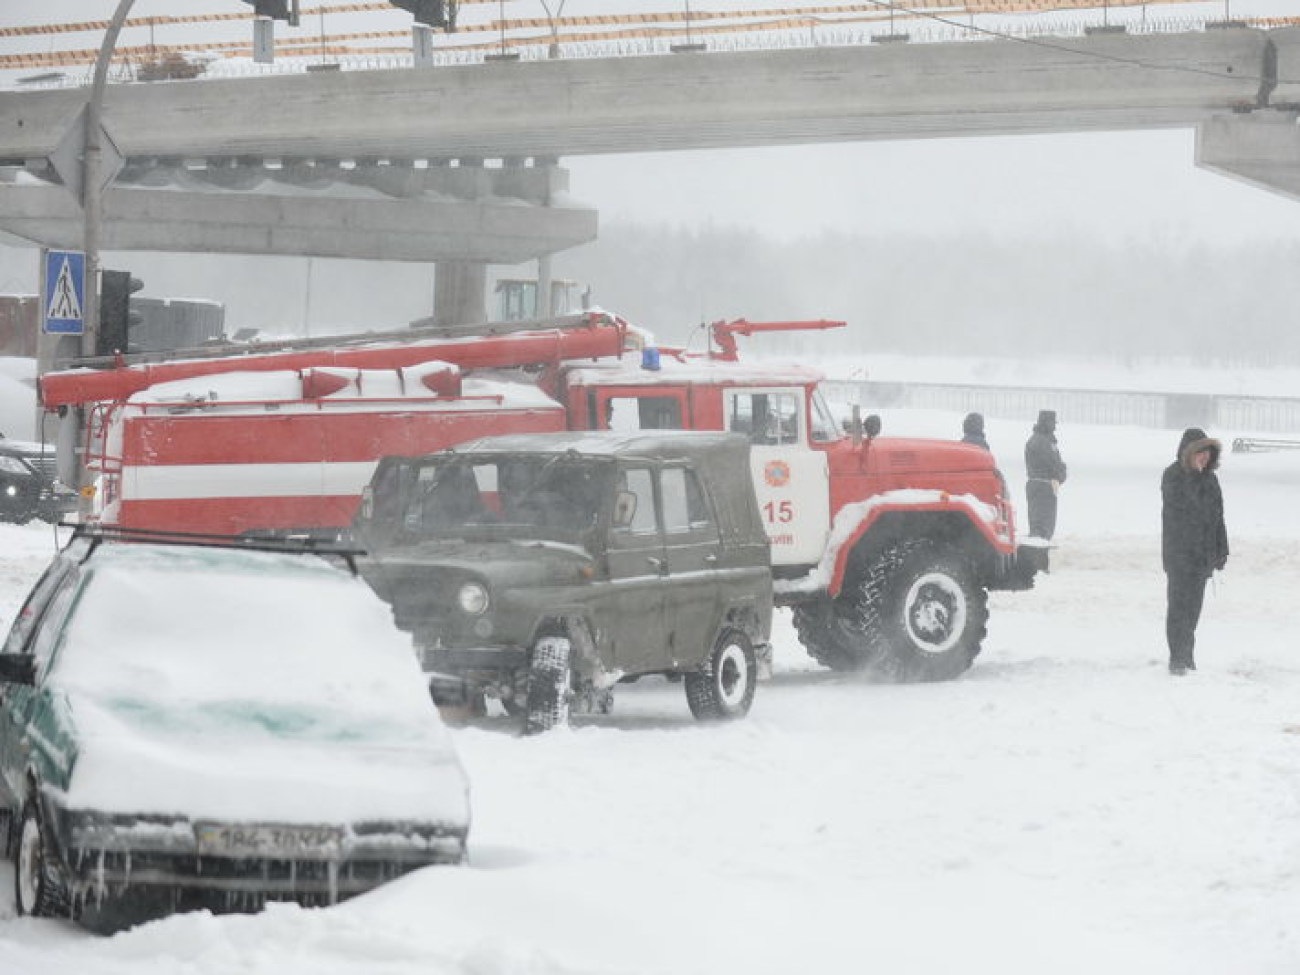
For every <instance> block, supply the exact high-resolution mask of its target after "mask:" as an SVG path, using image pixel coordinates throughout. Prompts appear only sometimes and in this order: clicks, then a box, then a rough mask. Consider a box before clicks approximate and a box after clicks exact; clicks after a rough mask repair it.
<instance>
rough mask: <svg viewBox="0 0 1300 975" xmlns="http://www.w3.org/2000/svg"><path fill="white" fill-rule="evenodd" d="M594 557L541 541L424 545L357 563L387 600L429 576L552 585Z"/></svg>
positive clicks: (497, 584) (500, 585)
mask: <svg viewBox="0 0 1300 975" xmlns="http://www.w3.org/2000/svg"><path fill="white" fill-rule="evenodd" d="M594 562H595V558H594V557H593V556H592V554H591V553H590V552H589V551H587V550H586V549H585V548H583V547H582V546H581V545H576V544H571V543H566V542H556V541H548V540H542V539H500V540H494V541H475V542H466V541H438V542H423V543H421V544H418V545H410V546H405V547H402V548H395V549H390V550H388V551H385V552H379V553H376V554H372V555H369V556H366V557H364V558H362V559H358V561H357V568H358V569H359V570H360V572H361V575H362V576H363V577H364V578H365V580H366V581H367V582H368V583H370V585H371V587H372V588H374V590H375V591H376V592H377V593H378V594H379V595H380V596H382V597H383V598H385V599H388V600H390V601H391V599H392V598H393V597H394V596H395V595H396V594H397V593H398V592H400V591H401V589H402V588H403V582H404V581H406V580H411V579H414V578H420V579H425V580H428V579H430V578H431V577H442V578H446V579H459V578H464V577H467V576H474V577H477V578H482V579H485V580H487V581H488V583H489V584H490V585H491V586H492V587H493V588H494V589H498V590H500V589H512V588H519V587H531V586H546V585H554V584H555V583H556V582H557V581H558V580H559V579H561V578H563V577H566V576H570V575H572V577H575V578H576V577H577V575H578V573H579V572H580V571H581V570H583V569H587V568H590V567H591V566H592V565H593V564H594Z"/></svg>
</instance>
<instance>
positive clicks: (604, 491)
mask: <svg viewBox="0 0 1300 975" xmlns="http://www.w3.org/2000/svg"><path fill="white" fill-rule="evenodd" d="M611 475H612V468H611V466H610V465H609V464H606V463H599V462H593V461H592V460H591V459H590V458H583V457H577V456H569V455H565V454H557V455H550V456H524V457H520V456H517V455H510V456H504V457H490V458H479V457H474V458H468V457H467V458H454V459H439V460H437V461H433V462H430V463H428V464H423V465H420V466H419V467H418V468H416V469H415V471H414V472H413V476H412V477H411V478H410V480H409V481H408V482H407V485H406V490H405V496H404V499H403V500H404V503H403V505H402V509H401V520H402V532H403V534H404V535H405V536H406V537H407V538H414V539H420V538H439V537H443V538H448V537H450V538H463V537H470V536H509V537H516V536H518V537H525V538H559V539H565V540H572V539H573V538H574V537H575V536H578V535H581V534H582V533H584V532H586V531H588V530H590V529H591V528H592V527H593V526H595V524H596V522H597V520H598V519H599V517H600V514H601V511H602V509H603V506H604V504H605V502H606V500H607V498H608V496H609V490H608V488H609V485H610V483H611Z"/></svg>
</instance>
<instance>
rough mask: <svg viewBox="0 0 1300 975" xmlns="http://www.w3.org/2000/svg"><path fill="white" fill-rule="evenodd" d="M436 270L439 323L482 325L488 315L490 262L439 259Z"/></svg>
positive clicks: (436, 317)
mask: <svg viewBox="0 0 1300 975" xmlns="http://www.w3.org/2000/svg"><path fill="white" fill-rule="evenodd" d="M433 267H434V272H433V322H434V324H435V325H478V324H480V323H482V322H486V321H487V320H488V317H487V265H486V264H484V263H483V262H481V261H438V262H437V263H436V264H435V265H434V266H433Z"/></svg>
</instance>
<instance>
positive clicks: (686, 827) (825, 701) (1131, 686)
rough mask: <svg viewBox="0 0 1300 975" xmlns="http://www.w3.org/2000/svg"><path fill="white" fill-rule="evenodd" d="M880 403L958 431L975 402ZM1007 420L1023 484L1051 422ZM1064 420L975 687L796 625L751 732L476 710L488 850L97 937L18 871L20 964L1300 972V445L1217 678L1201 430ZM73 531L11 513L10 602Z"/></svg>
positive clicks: (201, 969) (1263, 512) (1286, 464)
mask: <svg viewBox="0 0 1300 975" xmlns="http://www.w3.org/2000/svg"><path fill="white" fill-rule="evenodd" d="M885 423H886V429H887V430H889V431H890V432H891V433H933V434H939V435H945V436H948V435H952V434H953V433H954V432H955V431H956V430H957V429H959V424H960V417H959V416H956V415H953V414H941V413H902V412H898V413H891V414H888V415H886V417H885ZM989 429H990V435H991V440H992V443H993V447H994V450H995V452H996V453H997V454H998V456H999V458H1000V459H1001V460H1002V462H1003V466H1004V470H1005V471H1006V472H1007V475H1008V478H1009V479H1010V480H1012V481H1013V483H1017V485H1018V484H1019V479H1020V474H1021V464H1020V460H1019V455H1020V449H1021V446H1022V444H1023V442H1024V438H1025V437H1026V436H1027V435H1028V432H1029V431H1028V429H1027V428H1026V427H1025V425H1022V424H1006V423H998V422H996V421H991V422H990V424H989ZM1213 432H1214V433H1216V434H1218V435H1220V436H1221V437H1222V438H1223V439H1224V440H1225V442H1226V441H1227V440H1229V439H1230V438H1231V436H1232V431H1213ZM1059 434H1060V440H1061V449H1062V453H1063V455H1064V457H1065V459H1066V460H1067V462H1069V464H1070V478H1069V481H1068V483H1067V484H1066V485H1065V487H1064V489H1063V493H1062V497H1061V520H1060V531H1059V533H1058V536H1057V542H1058V544H1059V547H1058V549H1057V550H1056V551H1055V552H1054V568H1053V571H1052V573H1051V575H1049V576H1047V577H1045V578H1043V579H1042V580H1041V581H1040V584H1039V585H1038V587H1037V588H1036V589H1035V590H1033V591H1032V592H1029V593H1023V594H997V595H995V596H994V598H993V599H992V606H993V621H992V624H991V627H990V633H989V637H988V640H987V642H986V644H985V651H984V654H983V656H982V657H981V658H980V659H979V660H978V661H977V662H976V664H975V666H974V668H973V669H972V670H971V672H970V673H969V674H968V675H967V676H965V677H964V678H962V679H961V680H958V681H955V682H952V683H948V684H940V685H927V686H905V687H895V686H878V685H872V684H869V683H866V682H864V681H863V680H861V679H858V678H856V677H852V676H844V675H836V674H832V673H830V672H828V671H824V670H821V669H820V668H818V667H817V666H816V665H814V664H812V663H811V661H809V659H808V658H807V657H806V656H804V654H803V653H802V651H801V650H800V649H799V646H798V644H797V641H796V640H795V639H794V636H793V633H792V632H791V630H790V628H789V624H788V619H787V618H785V617H784V615H783V616H782V618H781V619H780V621H779V626H780V629H779V632H778V634H777V654H776V656H777V673H776V675H775V677H774V678H773V679H772V680H771V681H770V682H767V683H765V684H763V685H762V686H760V688H759V693H758V697H757V699H756V702H755V706H754V711H753V713H752V714H751V716H750V717H749V719H748V720H746V721H743V722H739V723H736V724H733V725H729V726H721V727H719V726H700V725H697V724H695V723H694V722H693V721H692V720H691V718H690V715H689V712H688V711H687V708H686V703H685V696H684V694H683V693H682V691H681V687H680V685H670V684H667V683H665V682H661V681H658V680H652V681H645V682H642V683H641V684H638V685H633V686H630V687H627V688H620V691H619V697H618V703H617V705H616V713H615V714H614V715H612V716H610V717H608V718H603V719H595V720H588V721H585V722H583V723H582V724H580V725H579V726H578V727H576V728H575V729H572V730H567V731H561V732H557V733H554V734H550V735H546V736H543V737H539V738H534V739H527V740H525V739H520V738H517V737H515V736H514V735H513V734H511V733H510V730H509V729H508V727H507V726H506V725H505V724H504V723H503V722H501V723H497V722H494V721H489V722H488V723H486V724H484V725H481V726H477V727H473V728H466V729H460V730H457V731H455V732H454V737H455V740H456V744H457V746H458V747H459V750H460V752H461V756H462V759H463V761H464V763H465V765H466V767H467V769H468V772H469V775H470V779H471V782H472V790H473V791H472V797H473V810H474V828H473V831H472V834H471V842H470V850H471V863H470V865H469V866H468V867H467V868H463V869H462V868H433V869H429V870H426V871H423V872H421V873H418V874H415V875H412V876H410V877H407V878H405V879H403V880H401V881H399V882H396V883H394V884H391V885H390V886H388V887H387V888H384V889H381V890H379V891H377V892H375V893H372V894H370V895H367V896H364V897H361V898H358V899H356V900H354V901H352V902H349V903H347V904H344V905H341V906H339V907H337V908H333V909H329V910H302V909H299V908H296V907H286V906H278V907H274V908H272V909H271V910H268V911H267V912H265V913H263V914H261V915H256V916H239V917H224V918H213V917H211V916H207V915H187V916H180V917H175V918H171V919H167V920H164V921H159V922H155V923H153V924H149V925H146V926H144V927H142V928H139V929H136V930H135V931H132V932H128V933H126V934H123V935H119V936H117V937H115V938H112V939H110V940H102V939H96V938H93V937H90V936H88V935H85V934H83V933H82V932H80V931H79V930H77V929H76V928H73V927H71V926H69V925H66V924H63V923H59V922H53V921H43V920H38V921H34V920H31V919H14V918H13V916H12V914H13V912H12V898H11V894H10V893H9V887H10V886H11V876H12V871H11V870H10V869H9V867H8V866H7V865H6V866H5V867H4V868H3V870H2V871H0V972H3V973H10V972H13V973H25V975H26V973H32V972H41V973H43V975H74V973H75V975H83V973H101V972H102V973H131V975H161V973H178V972H185V973H188V975H209V973H213V975H215V973H221V975H227V973H232V972H241V973H276V975H284V973H291V975H298V973H302V975H308V973H310V975H330V973H335V972H340V973H341V972H348V973H367V975H370V973H387V975H408V973H409V975H415V973H419V975H445V973H457V975H515V973H519V975H618V973H628V975H630V973H647V975H648V973H656V975H658V973H665V975H667V973H672V975H684V973H696V972H700V973H703V972H709V973H712V975H718V973H722V975H732V973H735V975H742V973H743V975H751V973H781V975H786V973H789V972H793V971H802V972H808V973H839V972H859V971H863V972H865V971H871V970H875V971H883V972H893V973H951V972H970V973H984V972H990V973H992V972H996V973H998V975H1016V973H1032V975H1042V973H1047V972H1050V973H1054V975H1055V973H1076V972H1077V973H1089V975H1094V973H1098V972H1119V973H1142V975H1155V973H1178V975H1195V973H1205V975H1221V973H1224V972H1232V973H1249V975H1264V973H1279V975H1281V973H1294V972H1296V971H1297V970H1300V928H1297V925H1296V918H1297V917H1298V916H1300V654H1298V653H1297V647H1296V638H1295V636H1294V633H1295V630H1296V627H1295V618H1296V614H1297V610H1296V605H1295V595H1294V594H1295V593H1296V592H1300V558H1297V555H1298V554H1300V518H1297V517H1296V515H1295V505H1297V504H1300V501H1298V500H1297V499H1300V492H1297V491H1296V485H1297V483H1300V452H1296V453H1294V454H1286V453H1278V454H1261V455H1233V454H1225V456H1224V461H1225V462H1224V467H1223V471H1222V475H1221V476H1222V482H1223V487H1224V494H1225V498H1226V503H1227V513H1228V524H1229V531H1230V535H1231V542H1232V549H1233V553H1232V557H1231V559H1230V561H1229V565H1228V570H1227V572H1226V573H1224V574H1223V575H1222V576H1221V577H1220V578H1219V579H1218V581H1216V583H1215V584H1214V586H1213V588H1212V589H1211V590H1210V592H1209V594H1208V598H1207V601H1206V611H1205V618H1204V621H1203V623H1202V625H1201V630H1200V641H1199V648H1198V661H1199V663H1200V667H1201V669H1200V671H1199V672H1198V673H1197V674H1195V675H1192V676H1190V677H1187V678H1182V679H1175V678H1170V677H1169V676H1168V674H1167V673H1166V670H1165V666H1164V664H1165V659H1164V658H1165V650H1164V646H1163V599H1164V592H1163V576H1162V574H1161V572H1160V569H1159V559H1158V544H1159V537H1158V521H1159V499H1158V489H1157V484H1158V480H1159V473H1160V470H1161V468H1162V467H1163V466H1164V465H1165V464H1166V463H1167V462H1168V461H1169V460H1171V459H1172V456H1173V452H1174V447H1175V445H1176V443H1177V438H1178V431H1152V430H1140V429H1132V428H1100V427H1091V428H1089V427H1071V426H1069V425H1068V424H1063V425H1062V427H1061V429H1060V431H1059ZM1017 493H1019V487H1017ZM52 542H53V539H52V533H51V530H50V529H49V528H48V527H45V526H26V527H22V528H16V527H13V526H0V623H6V624H7V622H8V620H9V619H10V618H11V617H12V615H13V613H14V611H15V610H16V608H17V605H18V602H19V601H20V600H21V598H22V596H23V594H24V592H25V589H26V587H27V585H28V584H29V583H30V581H31V580H32V579H33V578H34V576H35V575H36V574H37V573H38V572H39V570H40V568H41V567H42V566H43V564H44V562H45V560H46V558H47V556H48V553H49V551H50V549H51V546H52Z"/></svg>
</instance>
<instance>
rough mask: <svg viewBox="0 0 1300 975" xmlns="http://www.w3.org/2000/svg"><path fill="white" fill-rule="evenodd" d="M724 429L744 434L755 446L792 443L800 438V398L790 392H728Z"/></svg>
mask: <svg viewBox="0 0 1300 975" xmlns="http://www.w3.org/2000/svg"><path fill="white" fill-rule="evenodd" d="M727 398H728V407H727V429H728V430H730V431H731V432H732V433H743V434H744V435H745V436H747V437H748V438H749V442H750V443H752V444H755V445H757V446H770V445H774V444H790V443H795V442H797V441H798V439H799V397H798V396H797V395H796V394H795V393H793V392H779V393H777V392H762V393H756V392H747V391H745V390H732V391H729V392H728V394H727Z"/></svg>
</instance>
